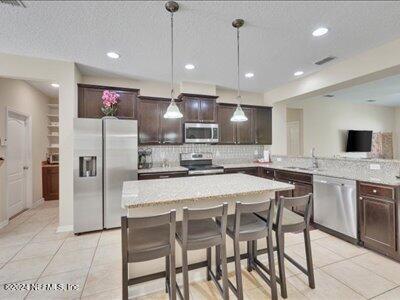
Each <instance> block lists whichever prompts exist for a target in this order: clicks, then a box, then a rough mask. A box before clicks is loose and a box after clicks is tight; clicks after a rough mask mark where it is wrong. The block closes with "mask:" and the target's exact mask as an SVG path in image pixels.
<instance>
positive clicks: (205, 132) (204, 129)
mask: <svg viewBox="0 0 400 300" xmlns="http://www.w3.org/2000/svg"><path fill="white" fill-rule="evenodd" d="M218 141H219V131H218V124H215V123H185V143H198V144H200V143H202V144H204V143H206V144H212V143H218Z"/></svg>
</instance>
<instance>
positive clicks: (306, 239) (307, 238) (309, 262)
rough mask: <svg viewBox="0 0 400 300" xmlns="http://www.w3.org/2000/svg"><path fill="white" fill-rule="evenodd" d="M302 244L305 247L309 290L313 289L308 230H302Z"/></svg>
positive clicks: (312, 269) (313, 280)
mask: <svg viewBox="0 0 400 300" xmlns="http://www.w3.org/2000/svg"><path fill="white" fill-rule="evenodd" d="M304 244H305V247H306V249H305V250H306V259H307V273H308V284H309V286H310V288H312V289H315V279H314V266H313V260H312V253H311V240H310V231H309V228H306V229H304Z"/></svg>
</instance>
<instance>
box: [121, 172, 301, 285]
mask: <svg viewBox="0 0 400 300" xmlns="http://www.w3.org/2000/svg"><path fill="white" fill-rule="evenodd" d="M293 188H294V186H293V185H291V184H287V183H284V182H278V181H273V180H268V179H265V178H260V177H256V176H251V175H246V174H222V175H208V176H188V177H180V178H168V179H154V180H143V181H129V182H125V183H124V186H123V191H122V207H123V208H124V209H126V210H127V215H128V216H129V217H143V216H151V215H155V214H160V213H164V212H168V211H169V210H171V209H176V212H177V220H181V219H182V208H183V207H189V208H204V207H210V206H216V205H219V204H221V203H223V202H227V203H228V214H233V213H234V211H235V203H236V201H241V202H243V203H250V202H260V201H265V200H267V199H270V198H274V196H275V192H279V191H285V190H291V189H293ZM241 246H242V247H243V248H242V251H241V252H242V253H245V243H243V245H241ZM264 247H265V242H262V243H260V246H259V248H260V249H261V248H264ZM227 254H228V257H229V256H232V255H233V246H232V241H231V240H230V239H229V238H227ZM176 258H177V262H176V263H177V266H180V265H181V253H180V247H179V246H177V247H176ZM189 263H190V264H193V268H199V267H202V266H205V251H191V252H190V253H189ZM163 271H164V260H163V259H159V260H155V261H151V263H149V262H145V263H138V264H135V268H134V273H132V272H130V273H131V274H130V275H131V276H134V277H138V276H140V277H141V276H143V277H142V278H143V281H146V280H150V279H154V278H160V277H162V276H163ZM204 275H205V271H204V270H198V271H192V272H191V277H192V276H195V277H196V278H199V279H200V278H203V277H204ZM152 287H154V286H152ZM147 288H148V287H147ZM159 288H160V289H162V288H163V286H162V285H161V286H160V287H159Z"/></svg>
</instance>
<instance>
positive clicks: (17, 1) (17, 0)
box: [0, 0, 26, 8]
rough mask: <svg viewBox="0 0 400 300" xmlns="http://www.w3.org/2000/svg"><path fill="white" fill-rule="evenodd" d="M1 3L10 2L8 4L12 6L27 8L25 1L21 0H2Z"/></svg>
mask: <svg viewBox="0 0 400 300" xmlns="http://www.w3.org/2000/svg"><path fill="white" fill-rule="evenodd" d="M0 4H8V5H12V6H19V7H23V8H26V6H25V4H24V2H22V1H20V0H0Z"/></svg>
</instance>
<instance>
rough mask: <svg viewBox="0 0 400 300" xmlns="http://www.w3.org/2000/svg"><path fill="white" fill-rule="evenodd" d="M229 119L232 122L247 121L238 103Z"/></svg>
mask: <svg viewBox="0 0 400 300" xmlns="http://www.w3.org/2000/svg"><path fill="white" fill-rule="evenodd" d="M231 121H232V122H245V121H247V117H246V115H245V114H244V111H243V109H242V107H241V106H240V104H238V106H236V110H235V112H234V113H233V116H232V118H231Z"/></svg>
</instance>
